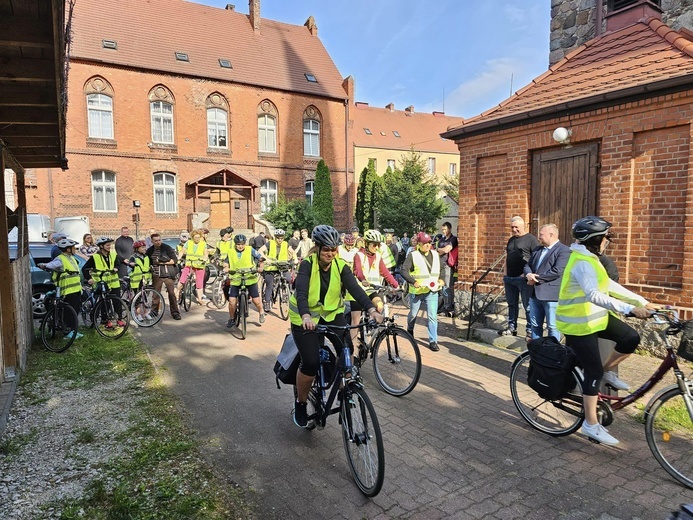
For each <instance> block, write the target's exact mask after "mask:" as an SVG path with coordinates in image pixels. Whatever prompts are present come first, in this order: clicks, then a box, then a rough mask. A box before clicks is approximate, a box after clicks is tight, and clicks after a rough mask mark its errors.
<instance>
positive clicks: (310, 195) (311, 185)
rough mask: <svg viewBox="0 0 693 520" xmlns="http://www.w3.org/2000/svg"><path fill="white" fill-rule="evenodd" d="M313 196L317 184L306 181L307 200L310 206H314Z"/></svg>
mask: <svg viewBox="0 0 693 520" xmlns="http://www.w3.org/2000/svg"><path fill="white" fill-rule="evenodd" d="M313 195H315V182H314V181H306V200H307V201H308V204H313Z"/></svg>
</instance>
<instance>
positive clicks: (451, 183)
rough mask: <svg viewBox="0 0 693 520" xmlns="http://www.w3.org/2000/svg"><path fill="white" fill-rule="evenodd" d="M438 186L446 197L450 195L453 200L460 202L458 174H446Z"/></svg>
mask: <svg viewBox="0 0 693 520" xmlns="http://www.w3.org/2000/svg"><path fill="white" fill-rule="evenodd" d="M438 187H439V188H440V189H441V190H443V191H444V192H445V193H446V194H447V196H448V197H450V198H451V199H452V200H454V201H455V202H457V203H459V202H460V174H459V173H455V175H447V176H446V177H445V179H443V180H442V181H441V182H440V183H439V184H438Z"/></svg>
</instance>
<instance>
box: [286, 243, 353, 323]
mask: <svg viewBox="0 0 693 520" xmlns="http://www.w3.org/2000/svg"><path fill="white" fill-rule="evenodd" d="M304 261H308V262H310V263H311V271H310V281H309V282H308V308H309V312H310V317H311V319H312V320H313V323H318V322H319V321H320V318H322V319H323V320H325V321H327V322H331V321H334V319H335V318H336V317H337V315H338V314H344V299H343V298H342V269H344V266H345V265H346V264H345V262H344V260H341V259H339V258H335V259H334V260H332V265H331V266H330V284H329V285H328V287H327V293H326V294H325V301H324V302H320V301H318V300H320V273H319V272H318V270H319V269H320V266H319V265H318V255H317V254H315V253H313V254H312V255H310V256H309V257H308V258H307V259H306V260H304ZM289 320H290V321H291V324H292V325H301V324H303V318H301V314H300V313H299V312H298V303H297V301H296V291H294V292H293V294H292V295H291V298H289Z"/></svg>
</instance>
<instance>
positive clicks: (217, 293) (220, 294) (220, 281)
mask: <svg viewBox="0 0 693 520" xmlns="http://www.w3.org/2000/svg"><path fill="white" fill-rule="evenodd" d="M228 279H229V274H228V273H224V272H221V273H219V275H217V277H216V279H215V280H214V283H213V284H212V304H214V306H215V307H216V308H217V309H223V308H224V306H225V305H226V302H227V301H228V300H227V299H226V294H224V288H225V287H226V281H227V280H228Z"/></svg>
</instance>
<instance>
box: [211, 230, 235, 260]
mask: <svg viewBox="0 0 693 520" xmlns="http://www.w3.org/2000/svg"><path fill="white" fill-rule="evenodd" d="M219 237H220V239H219V242H217V247H216V250H215V251H214V252H215V254H216V255H217V256H218V257H219V260H221V261H222V262H226V259H227V257H228V256H229V251H231V249H232V248H233V242H232V241H231V238H232V237H233V228H232V227H231V226H229V227H225V228H224V229H222V230H220V231H219Z"/></svg>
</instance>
